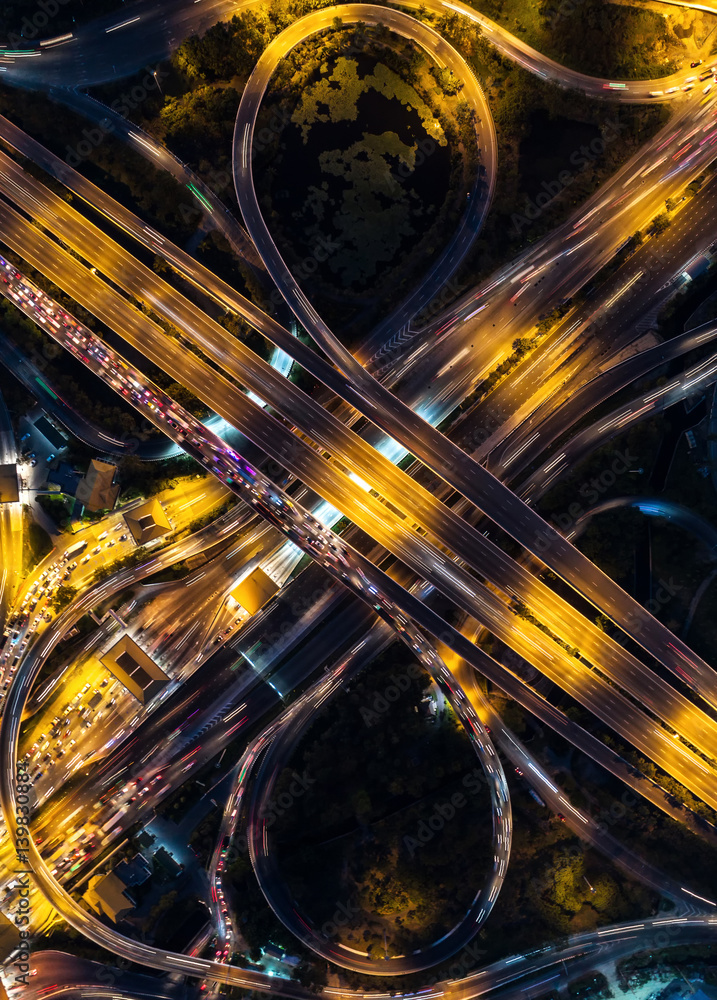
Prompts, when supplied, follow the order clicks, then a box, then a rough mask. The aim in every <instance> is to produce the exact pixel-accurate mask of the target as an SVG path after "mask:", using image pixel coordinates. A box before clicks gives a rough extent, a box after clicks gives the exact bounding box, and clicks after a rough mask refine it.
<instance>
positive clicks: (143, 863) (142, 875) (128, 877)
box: [114, 854, 152, 885]
mask: <svg viewBox="0 0 717 1000" xmlns="http://www.w3.org/2000/svg"><path fill="white" fill-rule="evenodd" d="M114 874H115V875H116V876H117V878H118V879H120V880H121V881H122V882H123V883H124V884H125V885H142V883H143V882H146V881H147V879H148V878H149V876H150V875H151V874H152V866H151V865H150V864H149V862H148V861H147V859H146V858H144V857H143V856H142V855H141V854H135V856H134V857H133V858H130V859H129V861H120V863H119V864H118V865H117V867H116V868H115V869H114Z"/></svg>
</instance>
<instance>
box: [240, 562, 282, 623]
mask: <svg viewBox="0 0 717 1000" xmlns="http://www.w3.org/2000/svg"><path fill="white" fill-rule="evenodd" d="M278 589H279V584H278V583H274V581H273V580H272V579H271V577H270V576H267V575H266V573H265V572H264V570H263V569H261V567H257V568H256V569H255V570H254V571H253V572H251V573H250V574H249V575H248V576H245V577H244V579H243V580H241V581H240V582H239V583H238V584H237V585H236V587H235V588H234V590H232V592H231V596H232V598H233V599H234V600H235V601H236V602H237V604H240V605H241V606H242V607H243V608H244V610H245V611H248V613H249V614H250V615H255V614H256V613H257V611H258V610H259V608H262V607H263V606H264V605H265V604H266V602H267V601H268V600H269V598H271V597H273V596H274V594H275V593H276V592H277V590H278Z"/></svg>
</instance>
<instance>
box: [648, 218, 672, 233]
mask: <svg viewBox="0 0 717 1000" xmlns="http://www.w3.org/2000/svg"><path fill="white" fill-rule="evenodd" d="M669 228H670V217H669V216H668V214H667V212H660V214H659V215H656V216H655V218H654V219H653V220H652V222H651V223H650V225H649V226H648V228H647V231H648V232H649V233H651V234H652V235H653V236H660V235H661V234H662V233H664V232H665V230H666V229H669Z"/></svg>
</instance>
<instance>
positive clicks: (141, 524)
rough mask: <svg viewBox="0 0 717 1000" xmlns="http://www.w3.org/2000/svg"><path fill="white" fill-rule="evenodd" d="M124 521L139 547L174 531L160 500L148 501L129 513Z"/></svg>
mask: <svg viewBox="0 0 717 1000" xmlns="http://www.w3.org/2000/svg"><path fill="white" fill-rule="evenodd" d="M124 519H125V521H126V523H127V527H128V528H129V530H130V531H131V532H132V537H133V538H134V540H135V542H137V544H138V545H144V544H145V542H151V541H152V540H153V539H154V538H161V537H162V535H166V534H167V532H168V531H171V529H172V525H171V524H170V523H169V521H168V519H167V515H166V514H165V513H164V509H163V507H162V505H161V503H160V502H159V500H148V501H147V502H146V503H143V504H142V505H141V506H140V507H135V508H134V509H133V510H129V511H127V513H126V514H125V516H124Z"/></svg>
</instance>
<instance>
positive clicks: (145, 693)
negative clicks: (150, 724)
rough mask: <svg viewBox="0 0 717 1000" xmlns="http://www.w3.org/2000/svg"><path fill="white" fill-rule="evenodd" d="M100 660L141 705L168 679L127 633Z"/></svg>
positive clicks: (160, 688) (159, 689)
mask: <svg viewBox="0 0 717 1000" xmlns="http://www.w3.org/2000/svg"><path fill="white" fill-rule="evenodd" d="M100 662H101V663H102V666H103V667H107V669H108V670H109V671H110V673H112V674H114V676H115V677H116V678H117V680H118V681H121V682H122V683H123V684H124V686H125V687H126V688H127V690H128V691H130V692H131V693H132V694H133V695H134V696H135V698H138V699H139V701H141V702H142V704H143V705H145V704H146V703H147V702H148V701H149V700H150V699H151V698H153V697H154V696H155V694H157V692H158V691H161V690H162V688H163V687H164V685H165V684H166V683H167V682H168V681H169V677H168V676H167V675H166V674H165V672H164V671H163V670H161V669H160V668H159V667H158V666H157V664H156V663H155V662H154V660H153V659H151V658H150V657H149V656H147V654H146V653H145V651H144V650H143V649H140V647H139V646H138V645H137V643H136V642H135V641H134V640H133V639H131V638H130V637H129V636H128V635H123V636H122V638H121V639H120V640H119V641H118V642H116V643H115V644H114V646H112V647H111V649H109V650H108V651H107V652H106V653H105V655H104V656H103V657H102V658H101V660H100Z"/></svg>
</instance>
